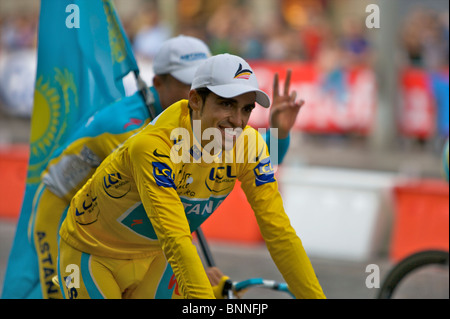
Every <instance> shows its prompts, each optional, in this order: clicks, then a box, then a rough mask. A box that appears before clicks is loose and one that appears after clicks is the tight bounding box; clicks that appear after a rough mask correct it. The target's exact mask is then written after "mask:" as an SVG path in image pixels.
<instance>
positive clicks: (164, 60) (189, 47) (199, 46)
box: [153, 35, 211, 84]
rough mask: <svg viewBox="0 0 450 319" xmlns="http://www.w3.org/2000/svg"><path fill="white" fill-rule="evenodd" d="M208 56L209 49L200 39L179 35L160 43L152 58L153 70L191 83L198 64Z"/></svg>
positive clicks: (209, 53)
mask: <svg viewBox="0 0 450 319" xmlns="http://www.w3.org/2000/svg"><path fill="white" fill-rule="evenodd" d="M210 56H211V51H210V50H209V48H208V46H207V45H206V44H205V43H204V42H203V41H202V40H200V39H197V38H194V37H190V36H184V35H180V36H177V37H175V38H172V39H169V40H167V41H165V42H164V43H163V44H162V46H161V49H160V50H159V52H158V54H156V56H155V58H154V60H153V71H154V73H155V74H157V75H161V74H170V75H172V76H173V77H174V78H176V79H177V80H179V81H181V82H183V83H185V84H192V80H193V79H194V75H195V71H197V68H198V66H199V65H200V64H201V63H202V62H204V61H205V60H206V59H208V58H209V57H210Z"/></svg>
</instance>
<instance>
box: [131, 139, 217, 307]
mask: <svg viewBox="0 0 450 319" xmlns="http://www.w3.org/2000/svg"><path fill="white" fill-rule="evenodd" d="M129 156H130V161H131V163H130V166H131V167H132V173H133V175H134V179H135V181H136V185H137V188H138V191H139V194H140V197H141V201H142V203H143V205H144V208H145V210H146V212H147V215H148V217H149V218H150V221H151V223H152V225H153V228H154V229H155V232H156V235H157V236H158V240H159V242H160V244H161V247H162V250H163V252H164V254H165V256H166V259H167V261H168V262H169V263H170V265H171V266H172V269H173V272H174V274H175V277H176V278H177V281H178V285H179V288H180V291H181V292H182V294H183V296H184V297H185V298H188V299H194V298H195V299H196V298H202V299H214V293H213V290H212V287H211V284H210V282H209V280H208V277H207V276H206V272H205V270H204V267H203V264H202V262H201V259H200V256H199V255H198V252H197V249H196V247H195V246H194V245H193V243H192V235H191V231H190V228H189V223H188V221H187V218H186V215H185V212H184V206H183V204H182V203H181V200H180V198H179V196H178V194H177V191H176V186H175V183H174V181H175V171H174V164H173V163H172V162H171V160H170V147H169V145H167V144H166V143H165V142H164V141H163V140H162V139H161V138H159V137H157V136H150V135H142V136H136V137H135V138H134V139H133V142H132V143H131V144H130V148H129Z"/></svg>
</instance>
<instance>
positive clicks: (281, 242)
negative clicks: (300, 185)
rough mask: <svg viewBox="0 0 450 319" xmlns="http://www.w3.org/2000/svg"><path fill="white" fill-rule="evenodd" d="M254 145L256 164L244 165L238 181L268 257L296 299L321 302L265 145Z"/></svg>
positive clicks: (321, 293) (316, 280) (316, 283)
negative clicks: (279, 189)
mask: <svg viewBox="0 0 450 319" xmlns="http://www.w3.org/2000/svg"><path fill="white" fill-rule="evenodd" d="M258 145H261V146H260V151H259V152H258V153H259V156H258V161H256V163H247V164H246V167H245V169H244V171H243V172H242V175H241V176H240V178H239V179H240V180H241V186H242V189H243V190H244V192H245V194H246V197H247V200H248V201H249V203H250V205H251V207H252V209H253V211H254V213H255V216H256V220H257V222H258V225H259V228H260V230H261V234H262V236H263V238H264V241H265V242H266V245H267V248H268V250H269V252H270V255H271V257H272V259H273V261H274V262H275V264H276V266H277V268H278V269H279V271H280V273H281V274H282V275H283V278H284V279H285V280H286V282H287V284H288V286H289V288H290V290H291V291H292V293H293V294H294V295H295V297H296V298H302V299H315V298H325V295H324V293H323V291H322V287H321V286H320V283H319V281H318V279H317V277H316V274H315V272H314V269H313V267H312V265H311V262H310V260H309V258H308V256H307V255H306V252H305V250H304V248H303V245H302V242H301V240H300V238H299V237H298V236H297V234H296V232H295V230H294V228H293V227H292V226H291V224H290V221H289V218H288V216H287V215H286V213H285V211H284V207H283V201H282V198H281V195H280V192H279V191H278V184H277V182H276V180H275V177H274V170H273V168H272V165H271V163H270V158H269V157H268V153H267V149H266V147H265V144H262V143H258ZM250 148H251V147H250Z"/></svg>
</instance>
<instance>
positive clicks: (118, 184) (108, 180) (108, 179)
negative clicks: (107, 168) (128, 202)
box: [103, 173, 131, 199]
mask: <svg viewBox="0 0 450 319" xmlns="http://www.w3.org/2000/svg"><path fill="white" fill-rule="evenodd" d="M103 190H104V191H105V193H106V194H107V195H108V196H109V197H111V198H116V199H117V198H122V197H124V196H125V195H126V194H128V192H129V191H130V190H131V184H130V182H129V181H127V180H124V179H123V178H122V176H121V175H120V173H114V174H107V175H106V176H104V177H103Z"/></svg>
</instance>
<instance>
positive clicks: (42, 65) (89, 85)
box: [2, 0, 139, 299]
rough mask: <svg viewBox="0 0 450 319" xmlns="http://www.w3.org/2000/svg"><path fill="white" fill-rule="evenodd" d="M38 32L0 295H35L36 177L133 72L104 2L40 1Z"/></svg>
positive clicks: (125, 42)
mask: <svg viewBox="0 0 450 319" xmlns="http://www.w3.org/2000/svg"><path fill="white" fill-rule="evenodd" d="M38 32H39V34H38V65H37V74H36V84H35V94H34V105H33V114H32V121H31V137H30V159H29V167H28V172H27V182H26V189H25V195H24V199H23V203H22V209H21V213H20V217H19V221H18V224H17V229H16V234H15V238H14V242H13V247H12V249H11V252H10V256H9V260H8V265H7V270H6V275H5V279H4V287H3V295H2V298H15V299H19V298H20V299H22V298H41V297H42V293H41V287H40V284H39V270H38V263H37V256H36V253H35V249H34V244H33V240H32V238H30V237H29V235H28V234H27V231H28V223H29V219H30V215H31V208H32V201H33V197H34V194H35V192H36V189H37V186H38V185H39V183H40V175H41V173H42V171H43V170H44V168H45V167H46V165H47V163H48V161H49V159H50V158H51V156H52V153H53V152H54V151H55V150H56V149H57V148H58V146H60V145H62V144H64V142H65V141H66V140H67V139H68V138H69V137H70V135H71V133H73V132H74V131H75V129H76V128H77V127H79V126H80V125H83V124H84V123H85V122H86V120H87V119H88V118H89V117H90V116H92V115H93V114H94V113H95V112H97V111H98V110H100V109H101V108H103V107H106V106H107V105H109V104H111V103H112V102H114V101H116V100H118V99H120V98H122V97H124V96H125V90H124V87H123V82H122V78H123V77H124V76H125V75H127V74H128V73H129V72H130V71H133V72H135V73H136V75H138V74H139V70H138V67H137V63H136V60H135V58H134V55H133V52H132V50H131V46H130V44H129V42H128V39H127V37H126V35H125V33H124V31H123V28H122V26H121V23H120V21H119V19H118V16H117V14H116V12H115V8H114V6H113V3H112V2H111V1H110V0H76V1H75V0H42V1H41V10H40V17H39V31H38ZM52 262H54V263H56V260H54V261H52Z"/></svg>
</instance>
